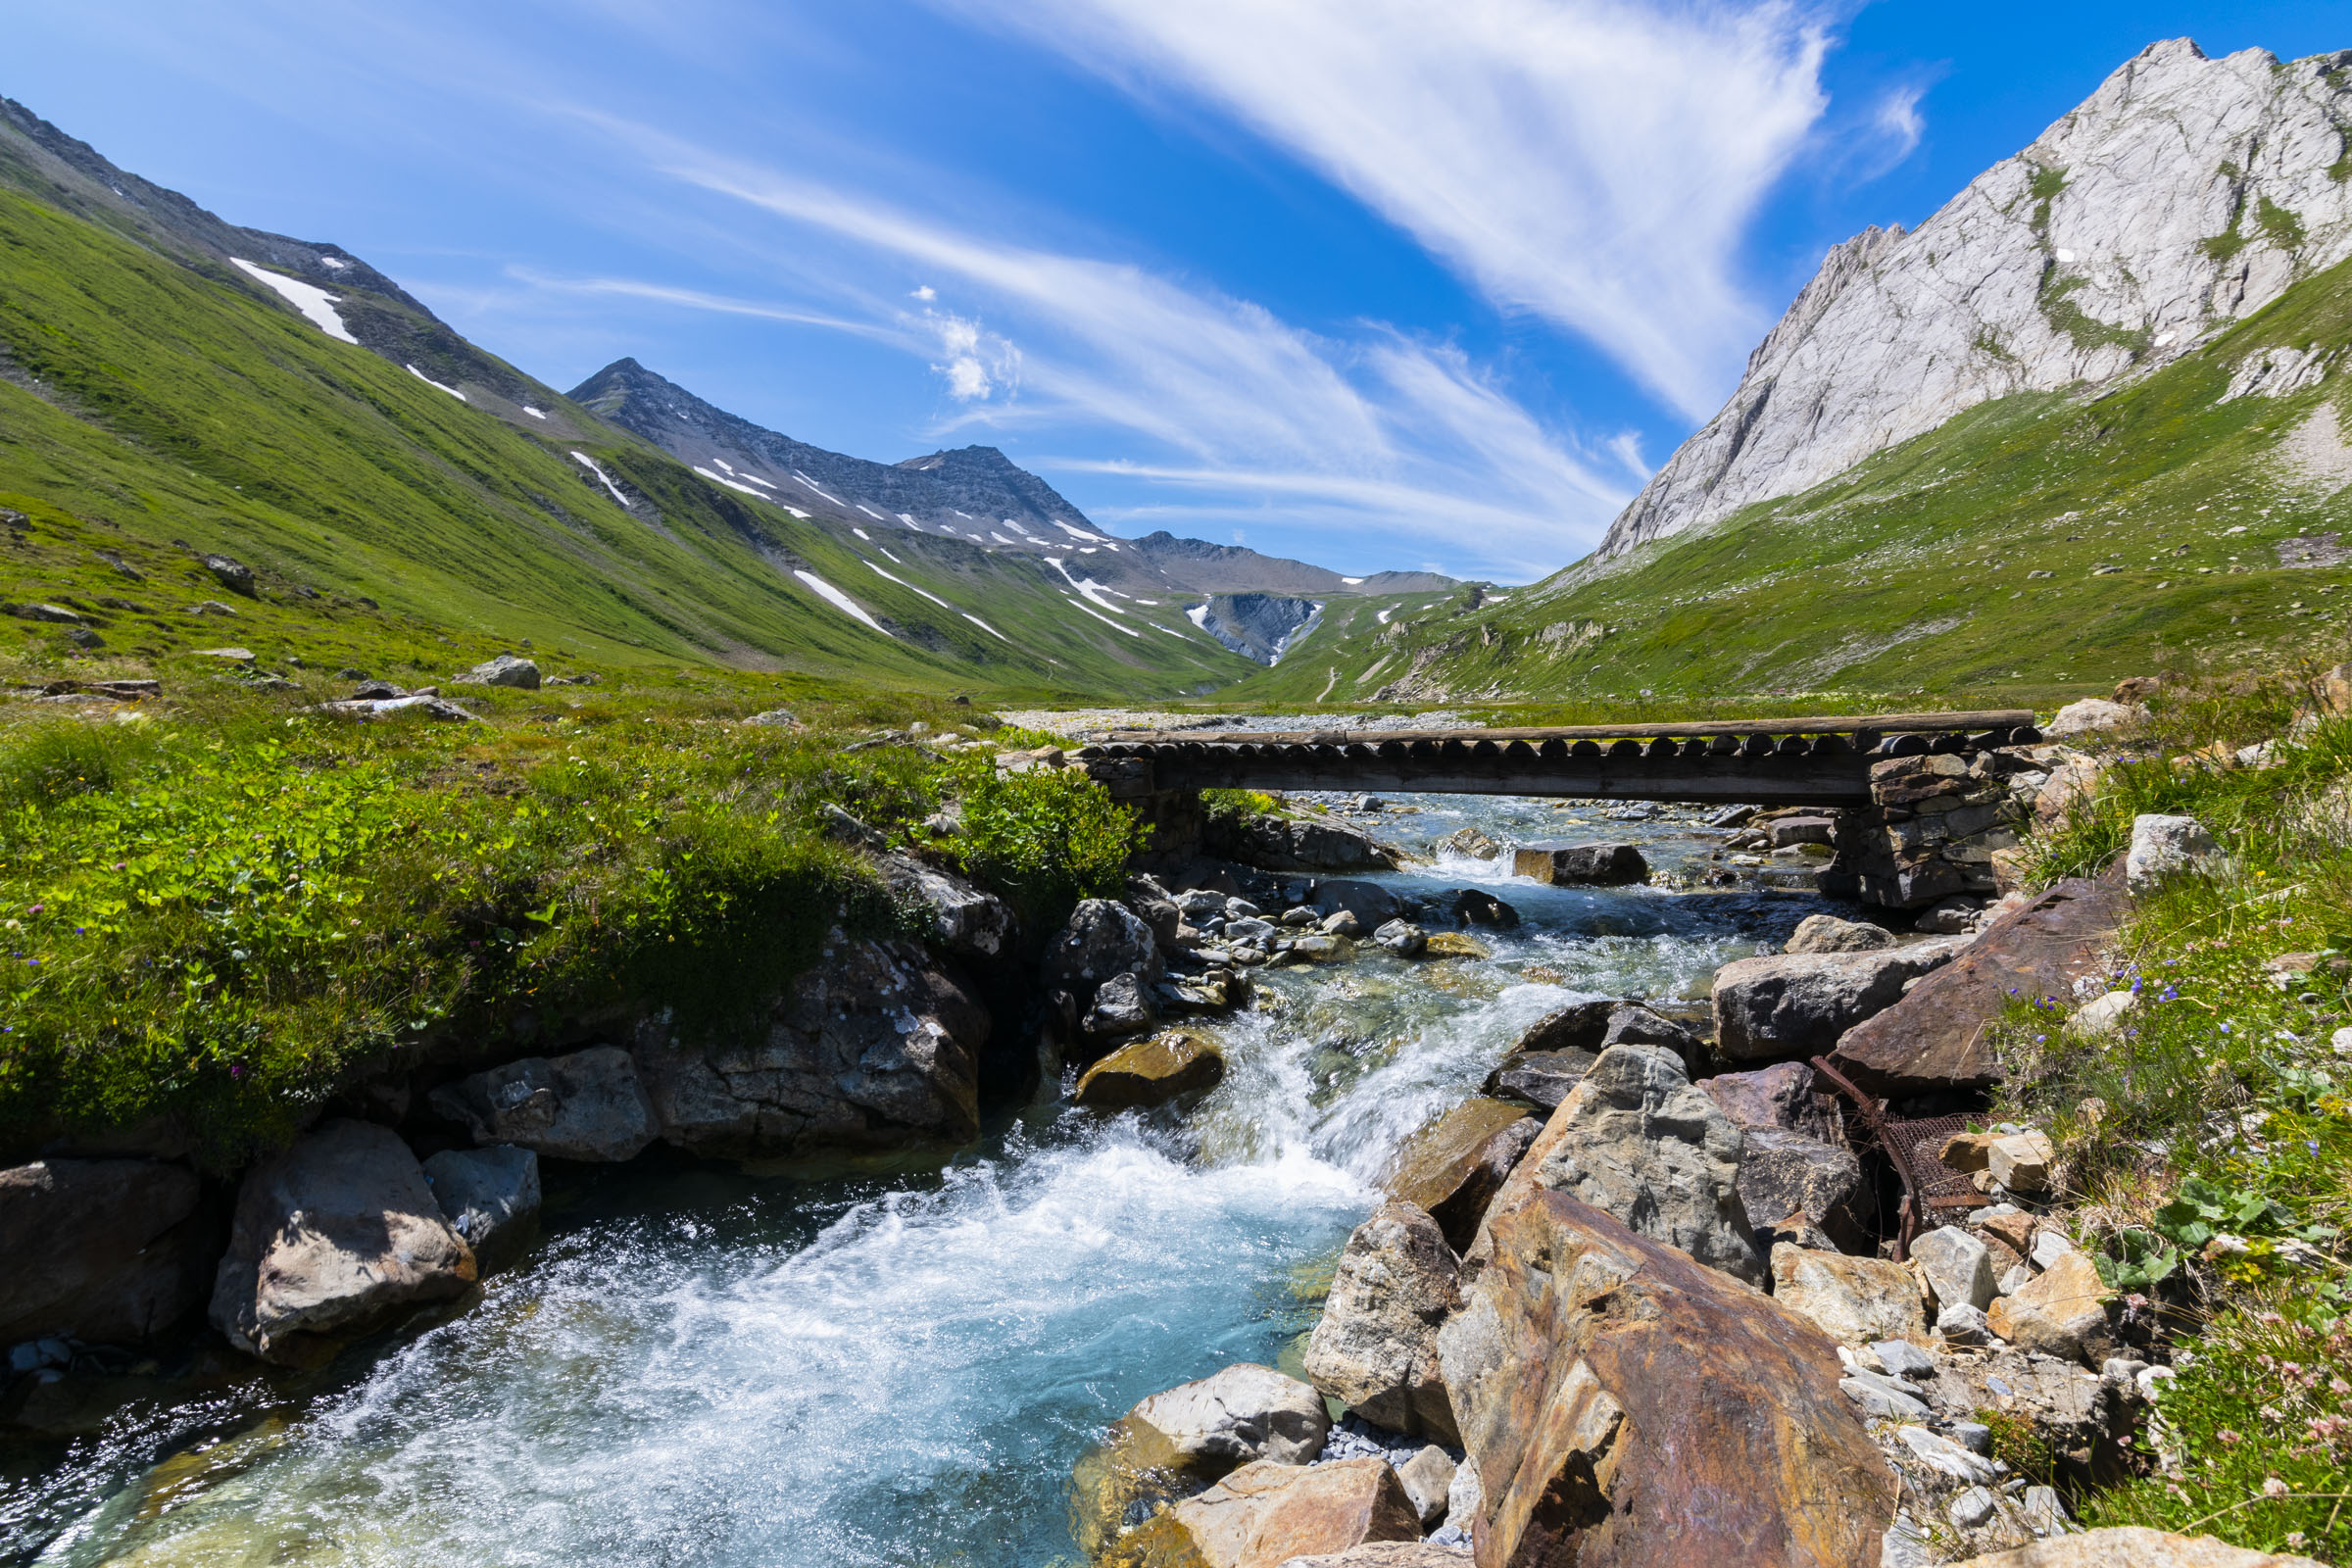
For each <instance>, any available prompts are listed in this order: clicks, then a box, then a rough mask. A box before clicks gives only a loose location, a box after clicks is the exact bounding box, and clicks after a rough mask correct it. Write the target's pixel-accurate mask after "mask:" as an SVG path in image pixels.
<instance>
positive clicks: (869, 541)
mask: <svg viewBox="0 0 2352 1568" xmlns="http://www.w3.org/2000/svg"><path fill="white" fill-rule="evenodd" d="M850 532H852V533H854V534H856V535H857V536H858V538H860V539H862V540H864V541H865V542H866V543H867V544H869V545H870V544H872V543H873V542H874V536H873V535H872V534H870V533H867V532H866V531H865V530H864V529H863V528H860V527H858V526H857V525H856V524H855V523H853V524H851V526H850Z"/></svg>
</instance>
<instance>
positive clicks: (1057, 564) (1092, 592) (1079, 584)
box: [1046, 556, 1126, 615]
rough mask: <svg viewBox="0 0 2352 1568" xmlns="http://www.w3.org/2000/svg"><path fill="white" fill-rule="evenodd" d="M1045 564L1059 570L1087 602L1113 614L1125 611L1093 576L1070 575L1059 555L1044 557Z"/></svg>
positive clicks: (1064, 578)
mask: <svg viewBox="0 0 2352 1568" xmlns="http://www.w3.org/2000/svg"><path fill="white" fill-rule="evenodd" d="M1046 564H1047V565H1049V566H1052V567H1053V568H1054V570H1055V571H1058V572H1060V573H1061V580H1062V581H1063V582H1066V583H1068V584H1069V585H1070V586H1071V587H1073V588H1075V589H1077V590H1078V592H1079V593H1081V594H1082V595H1084V596H1085V597H1086V599H1087V601H1088V602H1089V603H1091V604H1097V605H1101V606H1102V607H1103V609H1104V610H1107V611H1109V612H1110V613H1113V614H1117V615H1123V614H1125V613H1126V612H1125V611H1123V610H1121V609H1120V608H1119V607H1118V606H1116V605H1114V604H1112V603H1111V602H1110V598H1109V594H1110V590H1109V589H1107V588H1105V587H1103V585H1102V584H1101V583H1099V582H1097V581H1095V579H1094V578H1092V577H1073V576H1071V575H1070V568H1069V567H1068V566H1066V565H1064V564H1062V561H1061V558H1060V557H1059V556H1048V557H1047V558H1046Z"/></svg>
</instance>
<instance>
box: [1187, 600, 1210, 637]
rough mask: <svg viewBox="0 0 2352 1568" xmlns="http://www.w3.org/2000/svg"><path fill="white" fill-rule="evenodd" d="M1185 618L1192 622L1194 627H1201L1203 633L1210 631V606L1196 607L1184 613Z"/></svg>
mask: <svg viewBox="0 0 2352 1568" xmlns="http://www.w3.org/2000/svg"><path fill="white" fill-rule="evenodd" d="M1184 618H1185V619H1187V620H1189V621H1191V622H1192V623H1193V624H1194V625H1196V626H1198V627H1200V628H1201V630H1202V631H1206V630H1208V606H1206V605H1204V604H1203V605H1195V606H1194V607H1193V608H1192V609H1190V610H1188V611H1186V612H1185V613H1184Z"/></svg>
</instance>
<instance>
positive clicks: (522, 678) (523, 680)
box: [450, 654, 539, 692]
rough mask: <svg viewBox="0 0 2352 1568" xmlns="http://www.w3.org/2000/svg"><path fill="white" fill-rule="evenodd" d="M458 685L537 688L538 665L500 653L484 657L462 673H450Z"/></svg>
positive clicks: (526, 689) (535, 689)
mask: <svg viewBox="0 0 2352 1568" xmlns="http://www.w3.org/2000/svg"><path fill="white" fill-rule="evenodd" d="M450 679H451V680H452V681H454V682H455V683H456V684H458V685H460V686H513V687H515V688H516V689H517V690H520V691H526V692H535V691H537V690H538V689H539V666H538V665H537V664H535V663H533V662H531V661H530V660H527V659H519V658H517V657H515V655H513V654H501V655H499V656H498V657H497V658H496V659H486V660H484V661H482V662H480V663H478V664H476V665H474V666H473V667H472V668H471V669H469V670H467V671H466V672H465V673H464V674H462V675H452V676H451V677H450Z"/></svg>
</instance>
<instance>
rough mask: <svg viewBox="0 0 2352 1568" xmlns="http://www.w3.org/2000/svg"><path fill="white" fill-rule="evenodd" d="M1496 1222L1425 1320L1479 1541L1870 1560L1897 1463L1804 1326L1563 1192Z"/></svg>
mask: <svg viewBox="0 0 2352 1568" xmlns="http://www.w3.org/2000/svg"><path fill="white" fill-rule="evenodd" d="M1580 1093H1581V1091H1580ZM1700 1098H1701V1099H1702V1100H1703V1098H1704V1097H1700ZM1565 1109H1566V1107H1563V1113H1564V1112H1565ZM1488 1235H1489V1238H1490V1239H1491V1241H1492V1243H1493V1255H1492V1258H1491V1259H1490V1261H1489V1262H1488V1263H1487V1265H1486V1267H1485V1269H1484V1270H1483V1271H1482V1272H1481V1273H1480V1274H1479V1275H1478V1277H1477V1279H1476V1280H1475V1282H1474V1283H1472V1284H1470V1285H1468V1286H1466V1287H1465V1288H1464V1298H1465V1299H1464V1302H1463V1307H1462V1310H1461V1311H1460V1312H1458V1313H1456V1314H1455V1315H1454V1316H1453V1317H1452V1318H1450V1319H1448V1320H1447V1322H1446V1326H1445V1327H1444V1328H1443V1329H1441V1330H1440V1331H1439V1334H1438V1346H1439V1355H1440V1360H1441V1363H1442V1366H1443V1369H1444V1371H1445V1374H1446V1386H1447V1388H1448V1389H1449V1390H1450V1391H1451V1393H1452V1397H1453V1402H1454V1410H1455V1414H1456V1415H1457V1416H1458V1417H1459V1419H1460V1423H1461V1428H1462V1442H1463V1446H1464V1447H1465V1448H1466V1449H1467V1454H1468V1457H1467V1459H1466V1461H1465V1463H1466V1465H1467V1466H1471V1467H1475V1468H1476V1470H1477V1472H1478V1480H1479V1490H1480V1493H1481V1497H1480V1500H1479V1503H1478V1507H1477V1511H1476V1516H1475V1518H1472V1519H1461V1518H1455V1519H1453V1520H1451V1521H1450V1523H1451V1524H1453V1525H1457V1526H1467V1527H1469V1528H1470V1531H1471V1534H1472V1537H1473V1539H1474V1540H1475V1541H1476V1543H1477V1546H1478V1561H1480V1562H1481V1563H1488V1564H1506V1563H1507V1564H1584V1565H1586V1568H1594V1565H1598V1564H1607V1563H1616V1564H1635V1563H1649V1564H1670V1563H1675V1564H1679V1563H1742V1564H1746V1563H1755V1564H1798V1563H1804V1564H1822V1565H1830V1564H1838V1565H1846V1564H1866V1563H1876V1562H1877V1561H1878V1554H1879V1544H1880V1538H1881V1536H1882V1534H1883V1533H1884V1531H1885V1530H1886V1528H1887V1522H1888V1521H1889V1520H1890V1519H1891V1518H1892V1517H1893V1515H1894V1509H1895V1501H1896V1485H1897V1483H1896V1477H1895V1475H1894V1472H1893V1471H1892V1470H1891V1469H1890V1468H1889V1467H1888V1465H1887V1461H1886V1459H1885V1458H1884V1457H1883V1456H1882V1455H1881V1454H1880V1452H1879V1451H1878V1449H1877V1447H1876V1446H1874V1445H1873V1444H1872V1442H1871V1439H1870V1437H1869V1434H1868V1433H1867V1431H1866V1430H1865V1429H1864V1427H1863V1424H1862V1422H1861V1420H1860V1419H1859V1418H1858V1416H1857V1415H1856V1413H1855V1411H1854V1409H1853V1407H1852V1406H1851V1404H1850V1403H1849V1402H1848V1401H1847V1399H1846V1397H1845V1396H1844V1395H1843V1394H1842V1393H1840V1392H1839V1390H1838V1358H1837V1352H1836V1347H1835V1346H1834V1345H1832V1344H1831V1342H1830V1341H1829V1340H1828V1339H1826V1338H1824V1337H1823V1335H1822V1334H1821V1333H1820V1332H1819V1331H1818V1330H1816V1329H1815V1328H1814V1327H1813V1326H1812V1325H1810V1324H1809V1323H1807V1322H1806V1321H1805V1320H1804V1319H1803V1318H1801V1317H1799V1316H1798V1315H1797V1314H1795V1313H1793V1312H1791V1311H1789V1309H1788V1307H1786V1306H1785V1305H1783V1304H1781V1303H1780V1302H1777V1301H1775V1300H1774V1299H1771V1298H1770V1297H1767V1296H1764V1295H1762V1294H1760V1293H1758V1292H1756V1291H1752V1290H1749V1289H1747V1288H1746V1287H1745V1286H1742V1285H1740V1284H1739V1283H1737V1282H1736V1281H1734V1280H1732V1279H1731V1278H1729V1277H1727V1276H1726V1275H1724V1274H1721V1273H1718V1272H1716V1271H1714V1270H1712V1269H1709V1268H1706V1267H1703V1266H1701V1265H1700V1264H1698V1263H1696V1262H1694V1261H1693V1260H1692V1259H1691V1258H1690V1257H1688V1256H1686V1255H1684V1254H1683V1253H1682V1252H1681V1251H1679V1250H1675V1249H1673V1248H1671V1247H1667V1246H1662V1245H1660V1244H1659V1243H1657V1242H1656V1241H1653V1240H1651V1239H1649V1238H1648V1237H1645V1236H1642V1235H1638V1234H1636V1233H1635V1232H1634V1231H1632V1230H1630V1229H1628V1228H1627V1227H1626V1226H1625V1225H1624V1224H1622V1223H1620V1222H1619V1221H1618V1220H1616V1219H1615V1218H1613V1217H1611V1216H1610V1215H1608V1214H1605V1213H1602V1212H1600V1211H1599V1210H1597V1209H1595V1208H1593V1207H1591V1206H1590V1205H1587V1204H1585V1203H1581V1202H1579V1201H1576V1200H1575V1199H1573V1198H1571V1197H1569V1196H1568V1195H1567V1194H1566V1193H1564V1192H1544V1191H1531V1192H1527V1193H1525V1194H1524V1195H1523V1196H1522V1197H1521V1199H1520V1201H1518V1202H1516V1203H1515V1204H1513V1205H1512V1206H1510V1207H1507V1208H1505V1207H1498V1208H1497V1210H1496V1212H1495V1214H1494V1215H1492V1216H1490V1218H1489V1220H1488Z"/></svg>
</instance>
